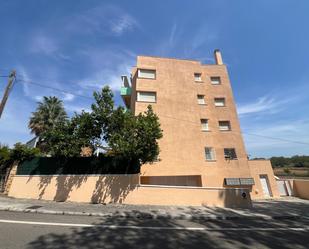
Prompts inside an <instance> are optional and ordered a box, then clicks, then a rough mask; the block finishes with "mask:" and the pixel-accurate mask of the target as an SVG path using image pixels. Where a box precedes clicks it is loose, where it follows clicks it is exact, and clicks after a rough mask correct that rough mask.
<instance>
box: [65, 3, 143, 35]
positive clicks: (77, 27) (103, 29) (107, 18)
mask: <svg viewBox="0 0 309 249" xmlns="http://www.w3.org/2000/svg"><path fill="white" fill-rule="evenodd" d="M67 19H70V20H69V21H68V22H66V23H67V25H66V27H65V28H66V29H67V30H69V31H70V33H71V34H72V35H86V34H87V35H89V34H98V33H100V34H101V35H116V36H120V35H122V34H123V33H125V32H128V31H132V30H133V29H134V28H136V27H138V26H139V23H138V21H137V20H136V19H135V18H134V17H133V16H131V15H130V14H129V13H127V12H126V11H124V10H123V9H122V8H120V7H118V6H115V5H110V4H101V5H98V6H96V7H94V8H90V9H87V10H85V11H84V12H81V13H78V14H76V15H73V16H69V17H68V18H67Z"/></svg>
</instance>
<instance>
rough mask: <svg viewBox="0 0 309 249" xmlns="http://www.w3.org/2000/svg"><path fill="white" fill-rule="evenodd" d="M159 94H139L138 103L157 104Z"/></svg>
mask: <svg viewBox="0 0 309 249" xmlns="http://www.w3.org/2000/svg"><path fill="white" fill-rule="evenodd" d="M156 100H157V94H156V93H155V92H137V101H141V102H151V103H155V102H156Z"/></svg>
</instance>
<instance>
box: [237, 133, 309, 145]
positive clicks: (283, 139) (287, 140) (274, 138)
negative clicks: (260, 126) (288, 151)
mask: <svg viewBox="0 0 309 249" xmlns="http://www.w3.org/2000/svg"><path fill="white" fill-rule="evenodd" d="M243 133H244V134H247V135H250V136H256V137H263V138H268V139H273V140H278V141H283V142H289V143H296V144H304V145H309V143H306V142H302V141H295V140H289V139H285V138H278V137H270V136H264V135H260V134H253V133H248V132H243Z"/></svg>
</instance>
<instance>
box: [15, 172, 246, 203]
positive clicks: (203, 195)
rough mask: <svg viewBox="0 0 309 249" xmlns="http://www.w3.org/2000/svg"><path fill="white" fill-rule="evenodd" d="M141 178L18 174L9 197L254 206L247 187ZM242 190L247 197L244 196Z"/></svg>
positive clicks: (95, 201)
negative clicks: (182, 184)
mask: <svg viewBox="0 0 309 249" xmlns="http://www.w3.org/2000/svg"><path fill="white" fill-rule="evenodd" d="M138 177H139V176H138V175H126V176H125V175H102V176H89V175H88V176H76V175H75V176H72V175H71V176H68V175H61V176H15V177H14V179H13V182H12V185H11V188H10V191H9V196H11V197H16V198H32V199H44V200H55V201H75V202H93V203H124V204H143V205H189V206H200V205H208V206H219V207H243V208H249V207H251V199H250V194H249V192H248V190H247V189H224V188H201V187H176V186H152V185H139V184H138ZM243 193H246V195H247V198H243V197H242V194H243Z"/></svg>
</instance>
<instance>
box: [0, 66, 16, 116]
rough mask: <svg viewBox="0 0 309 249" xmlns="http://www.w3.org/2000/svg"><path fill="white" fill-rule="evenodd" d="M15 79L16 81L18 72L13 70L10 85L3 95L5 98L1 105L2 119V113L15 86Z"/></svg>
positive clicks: (0, 113)
mask: <svg viewBox="0 0 309 249" xmlns="http://www.w3.org/2000/svg"><path fill="white" fill-rule="evenodd" d="M15 79H16V71H15V70H13V71H12V72H11V73H10V76H9V80H8V84H7V86H6V88H5V91H4V94H3V98H2V101H1V103H0V118H1V115H2V112H3V110H4V106H5V103H6V101H7V99H8V97H9V94H10V92H11V90H12V88H13V86H14V82H15Z"/></svg>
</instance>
